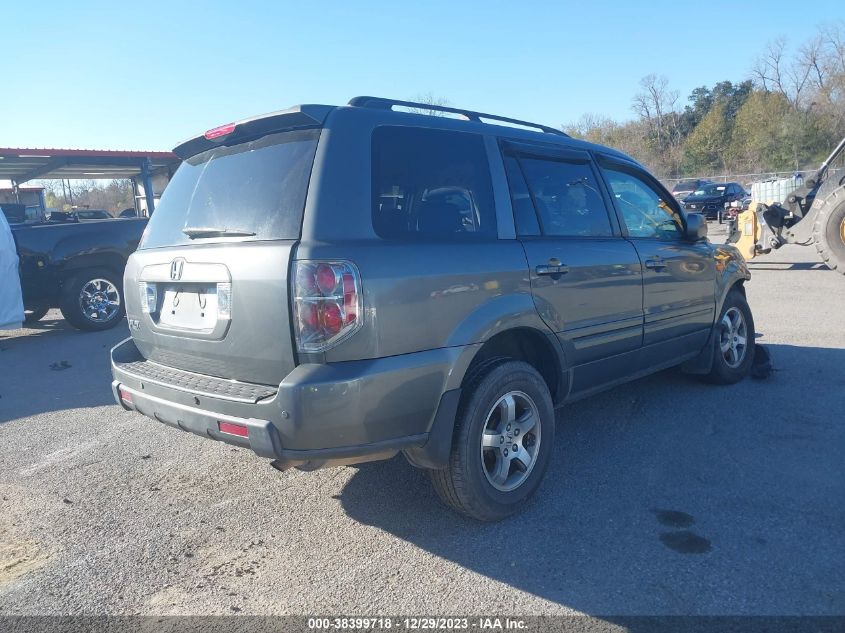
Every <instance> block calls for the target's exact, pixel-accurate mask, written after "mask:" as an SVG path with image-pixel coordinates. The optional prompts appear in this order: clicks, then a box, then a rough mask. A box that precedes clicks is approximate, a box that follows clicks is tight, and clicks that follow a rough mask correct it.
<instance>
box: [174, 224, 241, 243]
mask: <svg viewBox="0 0 845 633" xmlns="http://www.w3.org/2000/svg"><path fill="white" fill-rule="evenodd" d="M182 233H184V234H185V235H187V236H188V237H190V238H191V239H192V240H195V239H197V238H198V237H249V236H251V235H255V231H247V230H244V229H218V228H215V227H213V226H211V227H210V226H197V227H187V226H186V227H185V228H184V229H182Z"/></svg>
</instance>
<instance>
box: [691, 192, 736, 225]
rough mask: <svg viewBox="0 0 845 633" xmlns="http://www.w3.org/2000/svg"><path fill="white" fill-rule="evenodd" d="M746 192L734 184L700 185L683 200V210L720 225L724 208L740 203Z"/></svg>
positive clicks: (723, 215)
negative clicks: (732, 203)
mask: <svg viewBox="0 0 845 633" xmlns="http://www.w3.org/2000/svg"><path fill="white" fill-rule="evenodd" d="M745 196H746V192H745V189H743V188H742V185H740V184H739V183H736V182H712V183H709V184H706V185H702V186H701V187H699V188H698V189H696V190H695V191H693V192H692V193H691V194H690V195H688V196H687V197H686V198H684V208H685V209H686V210H687V211H689V212H691V213H700V214H702V215H703V216H704V217H705V218H707V219H708V220H718V221H719V223H720V224H721V222H722V220H723V219H724V217H725V208H726V207H727V206H728V205H729V204H730V203H731V202H735V201H736V202H742V200H743V199H744V198H745Z"/></svg>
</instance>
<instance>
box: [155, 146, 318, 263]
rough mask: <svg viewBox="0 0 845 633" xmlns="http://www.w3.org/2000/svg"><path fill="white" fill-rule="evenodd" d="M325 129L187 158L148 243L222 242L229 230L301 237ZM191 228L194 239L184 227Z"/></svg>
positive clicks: (250, 235)
mask: <svg viewBox="0 0 845 633" xmlns="http://www.w3.org/2000/svg"><path fill="white" fill-rule="evenodd" d="M319 135H320V131H319V130H297V131H292V132H283V133H281V134H273V135H270V136H265V137H263V138H260V139H257V140H255V141H250V142H248V143H241V144H240V145H235V146H232V147H217V148H214V149H210V150H208V151H206V152H203V153H202V154H197V155H196V156H194V157H192V158H189V159H188V160H186V161H185V162H183V163H182V165H180V167H179V169H177V170H176V173H175V174H174V175H173V179H172V180H171V181H170V183H169V184H168V185H167V188H166V189H165V191H164V194H163V195H162V196H161V200H160V201H159V203H158V205H157V206H156V209H155V212H154V213H153V215H152V217H151V218H150V222H149V225H148V227H147V236H146V239H145V240H144V242H143V246H142V248H157V247H161V246H180V245H184V244H191V243H207V242H213V241H221V240H226V239H230V238H228V237H227V236H226V233H227V232H229V233H230V234H232V235H236V236H237V239H238V241H242V240H283V239H296V238H298V237H299V232H300V227H301V225H302V213H303V209H304V208H305V195H306V193H307V192H308V181H309V179H310V176H311V167H312V165H313V163H314V153H315V151H316V149H317V139H318V138H319ZM191 229H193V230H194V231H193V234H194V236H195V238H194V239H191V238H190V237H188V235H186V234H185V232H183V231H187V232H188V233H191V232H192V231H191ZM197 229H202V230H203V231H204V230H206V229H208V231H207V232H205V233H202V232H198V231H197ZM197 236H198V237H197Z"/></svg>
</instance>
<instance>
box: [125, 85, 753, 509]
mask: <svg viewBox="0 0 845 633" xmlns="http://www.w3.org/2000/svg"><path fill="white" fill-rule="evenodd" d="M418 107H420V104H414V103H408V102H400V101H391V100H387V99H380V98H373V97H358V98H355V99H353V100H352V101H350V102H349V104H348V105H346V106H341V107H334V106H325V105H302V106H298V107H295V108H291V109H289V110H284V111H281V112H277V113H273V114H269V115H266V116H261V117H256V118H252V119H246V120H243V121H240V122H238V123H232V124H229V125H224V126H221V127H219V128H215V129H213V130H209V131H208V132H206V133H205V134H203V135H201V136H198V137H196V138H193V139H191V140H189V141H186V142H185V143H182V144H181V145H179V146H178V147H177V148H176V150H175V152H176V153H177V154H178V155H179V156H180V157H181V158H182V160H183V162H182V165H181V166H180V167H179V169H178V170H177V172H176V173H175V175H174V176H173V179H172V180H171V182H170V184H169V185H168V187H167V190H166V191H165V193H164V195H163V196H162V199H161V202H160V204H159V206H158V208H157V209H156V211H155V213H154V214H153V216H152V218H151V219H150V222H149V225H148V226H147V229H146V231H145V233H144V236H143V238H142V241H141V244H140V246H139V248H138V250H137V251H136V252H135V253H134V254H133V255H132V257H131V258H130V259H129V262H128V264H127V267H126V272H125V277H124V289H125V296H126V312H127V317H128V321H129V326H130V331H131V335H132V337H131V338H129V339H127V340H125V341H123V342H122V343H120V344H119V345H118V346H116V347H115V348H114V349H113V350H112V371H113V375H114V382H113V383H112V388H113V391H114V395H115V398H116V399H117V401H118V402H119V403H120V404H121V405H122V406H123V407H125V408H127V409H132V410H135V411H137V412H139V413H142V414H144V415H146V416H148V417H149V418H153V419H155V420H158V421H159V422H163V423H165V424H167V425H170V426H173V427H177V428H179V429H182V430H185V431H190V432H192V433H196V434H197V435H201V436H203V437H208V438H212V439H215V440H220V441H224V442H227V443H230V444H234V445H237V446H242V447H245V448H249V449H251V450H252V451H254V452H255V453H256V454H258V455H260V456H262V457H267V458H269V459H271V460H273V461H272V464H273V465H274V466H275V467H277V468H279V469H285V468H289V467H298V468H300V469H303V470H311V469H315V468H320V467H325V466H335V465H342V464H350V463H356V462H364V461H370V460H378V459H386V458H389V457H392V456H393V455H395V454H396V453H398V452H402V453H403V454H404V455H405V457H406V458H407V460H408V461H409V462H410V463H411V464H413V465H414V466H417V467H419V468H425V469H428V470H429V472H430V473H431V479H432V481H433V482H434V486H435V488H436V489H437V491H438V493H439V494H440V496H441V498H442V499H443V500H444V501H445V502H446V503H447V504H449V505H450V506H452V507H453V508H455V509H456V510H458V511H460V512H462V513H464V514H466V515H469V516H471V517H475V518H477V519H480V520H496V519H501V518H503V517H505V516H507V515H510V514H512V513H514V512H516V511H517V510H519V509H520V508H521V507H522V506H523V505H524V504H525V503H526V501H527V500H528V498H529V497H530V496H531V494H532V493H533V492H534V491H535V490H536V489H537V488H538V486H539V484H540V481H541V479H542V478H543V475H544V473H545V471H546V468H547V466H548V463H549V455H550V454H551V452H552V447H553V443H554V436H555V409H556V408H557V407H560V406H562V405H564V404H566V403H567V402H569V401H572V400H575V399H577V398H581V397H584V396H587V395H589V394H592V393H595V392H598V391H601V390H604V389H608V388H611V387H613V386H614V385H618V384H620V383H622V382H626V381H629V380H633V379H635V378H638V377H641V376H645V375H646V374H650V373H653V372H656V371H659V370H662V369H666V368H670V367H680V368H682V369H683V370H684V371H687V372H689V373H695V374H700V375H702V376H704V377H705V378H707V379H709V380H710V381H712V382H716V383H733V382H736V381H739V380H741V379H742V378H743V377H745V376H746V375H747V374H748V372H749V369H750V365H751V363H752V361H753V355H754V322H753V319H752V315H751V311H750V310H749V307H748V304H747V303H746V300H745V290H744V287H743V285H744V283H745V282H746V281H747V280H748V279H749V278H750V274H749V272H748V269H747V268H746V265H745V262H744V260H743V259H742V257H741V256H740V254H739V253H738V251H736V250H735V249H733V248H732V247H730V246H715V245H713V244H711V243H710V242H709V241H708V240H707V237H706V234H707V231H706V224H705V223H704V221H703V219H702V217H701V216H699V215H695V214H686V213H685V212H684V211H683V210H682V209H681V208H680V207H679V205H678V203H677V201H676V200H675V199H674V198H673V197H672V195H671V194H670V193H669V192H668V191H666V189H664V187H663V186H662V185H661V184H660V183H659V182H658V181H657V180H656V179H655V178H654V177H652V176H651V175H650V174H649V173H648V172H647V171H646V170H645V169H644V168H643V167H642V166H640V165H639V164H637V163H636V162H635V161H633V160H632V159H631V158H629V157H627V156H625V155H624V154H621V153H620V152H618V151H615V150H613V149H610V148H607V147H601V146H597V145H592V144H590V143H586V142H583V141H578V140H575V139H572V138H569V137H568V136H567V135H565V134H563V133H562V132H560V131H559V130H556V129H552V128H548V127H545V126H541V125H536V124H533V123H528V122H525V121H516V120H513V119H507V118H504V117H497V116H494V115H488V114H481V113H478V112H472V111H467V110H459V109H454V108H446V107H442V108H441V107H432V106H428V105H426V106H424V109H425V110H427V111H432V110H441V111H442V112H440V113H441V114H444V115H447V116H431V115H423V114H416V113H413V112H410V111H408V110H409V109H413V108H418Z"/></svg>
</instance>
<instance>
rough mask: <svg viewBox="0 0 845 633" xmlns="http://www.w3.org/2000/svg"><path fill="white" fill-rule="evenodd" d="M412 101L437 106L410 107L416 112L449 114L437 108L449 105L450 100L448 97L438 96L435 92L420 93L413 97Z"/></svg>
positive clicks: (434, 114) (439, 114) (431, 114)
mask: <svg viewBox="0 0 845 633" xmlns="http://www.w3.org/2000/svg"><path fill="white" fill-rule="evenodd" d="M411 101H415V102H416V103H424V104H426V105H430V106H435V107H433V108H408V111H409V112H413V113H414V114H427V115H429V116H446V115H447V114H448V113H446V112H443V111H442V110H438V109H436V108H437V107H438V106H448V105H449V100H448V99H447V98H446V97H440V96H437V95H435V94H434V93H433V92H425V93H421V94H418V95H417V96H416V97H414V98H413V99H411Z"/></svg>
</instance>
